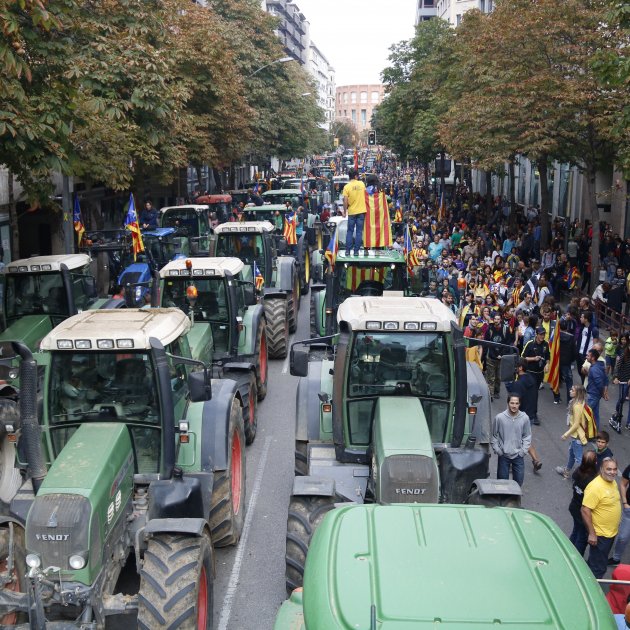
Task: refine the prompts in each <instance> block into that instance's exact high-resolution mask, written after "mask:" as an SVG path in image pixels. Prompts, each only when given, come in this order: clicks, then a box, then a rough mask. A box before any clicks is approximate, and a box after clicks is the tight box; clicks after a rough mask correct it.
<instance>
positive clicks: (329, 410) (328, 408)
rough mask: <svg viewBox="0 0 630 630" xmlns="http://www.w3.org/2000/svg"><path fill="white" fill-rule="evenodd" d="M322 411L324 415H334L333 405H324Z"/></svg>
mask: <svg viewBox="0 0 630 630" xmlns="http://www.w3.org/2000/svg"><path fill="white" fill-rule="evenodd" d="M322 411H323V412H324V413H332V405H331V404H330V403H326V404H325V405H322Z"/></svg>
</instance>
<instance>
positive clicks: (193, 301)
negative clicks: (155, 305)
mask: <svg viewBox="0 0 630 630" xmlns="http://www.w3.org/2000/svg"><path fill="white" fill-rule="evenodd" d="M162 305H163V306H175V307H177V308H179V309H181V310H182V311H184V313H186V314H188V313H190V311H191V309H192V310H193V312H194V314H195V320H196V321H212V322H223V323H226V322H228V300H227V294H226V290H225V278H223V277H221V276H218V277H215V278H198V277H192V278H191V277H185V276H179V277H177V276H174V277H167V278H166V280H165V282H164V295H163V298H162Z"/></svg>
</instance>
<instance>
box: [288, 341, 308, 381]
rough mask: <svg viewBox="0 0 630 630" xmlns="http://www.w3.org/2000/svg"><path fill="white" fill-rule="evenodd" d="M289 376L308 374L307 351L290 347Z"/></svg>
mask: <svg viewBox="0 0 630 630" xmlns="http://www.w3.org/2000/svg"><path fill="white" fill-rule="evenodd" d="M290 365H291V376H308V352H307V351H306V350H294V349H293V348H291V359H290Z"/></svg>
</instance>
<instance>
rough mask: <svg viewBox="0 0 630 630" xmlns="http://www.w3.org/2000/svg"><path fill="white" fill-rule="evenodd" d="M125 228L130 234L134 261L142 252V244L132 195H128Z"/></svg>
mask: <svg viewBox="0 0 630 630" xmlns="http://www.w3.org/2000/svg"><path fill="white" fill-rule="evenodd" d="M125 227H126V228H127V229H128V230H129V231H130V232H131V249H132V250H133V259H134V260H135V259H136V257H137V255H138V254H139V253H140V252H143V251H144V243H143V242H142V232H140V225H139V224H138V215H137V214H136V204H135V203H134V202H133V193H130V194H129V209H128V210H127V216H126V217H125Z"/></svg>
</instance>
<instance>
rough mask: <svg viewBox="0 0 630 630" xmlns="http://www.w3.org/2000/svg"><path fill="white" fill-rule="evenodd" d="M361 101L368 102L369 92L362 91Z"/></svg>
mask: <svg viewBox="0 0 630 630" xmlns="http://www.w3.org/2000/svg"><path fill="white" fill-rule="evenodd" d="M361 102H362V103H367V92H361Z"/></svg>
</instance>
